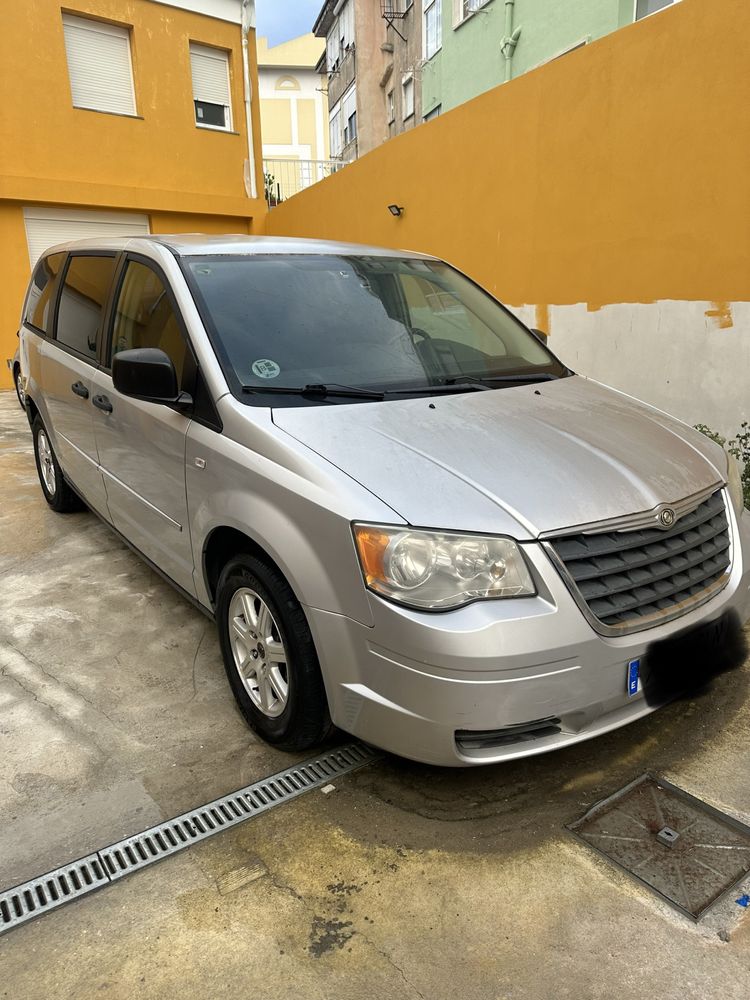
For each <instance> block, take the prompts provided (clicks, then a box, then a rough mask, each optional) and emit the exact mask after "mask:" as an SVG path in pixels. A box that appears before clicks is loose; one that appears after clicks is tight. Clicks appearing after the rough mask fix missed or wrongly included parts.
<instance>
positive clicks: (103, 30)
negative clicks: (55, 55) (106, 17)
mask: <svg viewBox="0 0 750 1000" xmlns="http://www.w3.org/2000/svg"><path fill="white" fill-rule="evenodd" d="M62 21H63V34H64V36H65V53H66V55H67V57H68V76H69V77H70V90H71V94H72V96H73V106H74V107H76V108H87V109H89V110H90V111H109V112H110V113H111V114H116V115H135V113H136V111H135V90H134V88H133V66H132V63H131V59H130V31H129V30H128V29H127V28H121V27H118V26H117V25H114V24H105V23H104V22H103V21H93V20H91V18H88V17H75V16H74V15H73V14H63V16H62Z"/></svg>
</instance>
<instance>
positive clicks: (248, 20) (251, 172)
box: [240, 0, 258, 198]
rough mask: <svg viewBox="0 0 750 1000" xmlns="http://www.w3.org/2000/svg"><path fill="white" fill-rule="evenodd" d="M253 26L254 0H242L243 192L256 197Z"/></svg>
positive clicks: (250, 196) (249, 196)
mask: <svg viewBox="0 0 750 1000" xmlns="http://www.w3.org/2000/svg"><path fill="white" fill-rule="evenodd" d="M254 27H255V0H242V23H241V26H240V29H241V31H242V82H243V84H244V88H245V127H246V129H247V161H246V162H247V167H246V169H245V192H246V194H247V196H248V198H257V197H258V185H257V182H256V178H255V147H254V144H253V118H252V97H253V92H252V88H251V85H250V55H249V53H248V45H247V35H248V32H249V31H250V30H251V29H252V28H254Z"/></svg>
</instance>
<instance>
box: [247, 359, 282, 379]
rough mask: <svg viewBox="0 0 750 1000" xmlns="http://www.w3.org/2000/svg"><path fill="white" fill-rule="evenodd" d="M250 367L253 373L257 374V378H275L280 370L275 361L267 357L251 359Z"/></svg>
mask: <svg viewBox="0 0 750 1000" xmlns="http://www.w3.org/2000/svg"><path fill="white" fill-rule="evenodd" d="M252 368H253V375H257V376H258V378H276V376H277V375H278V374H279V372H280V371H281V369H280V368H279V366H278V365H277V364H276V362H275V361H271V360H270V359H269V358H259V359H258V360H257V361H253V365H252Z"/></svg>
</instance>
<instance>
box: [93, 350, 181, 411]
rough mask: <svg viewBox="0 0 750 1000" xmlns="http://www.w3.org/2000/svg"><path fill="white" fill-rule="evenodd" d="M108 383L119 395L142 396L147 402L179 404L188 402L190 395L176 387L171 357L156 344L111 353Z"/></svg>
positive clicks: (139, 397) (175, 376)
mask: <svg viewBox="0 0 750 1000" xmlns="http://www.w3.org/2000/svg"><path fill="white" fill-rule="evenodd" d="M112 383H113V385H114V387H115V389H116V390H117V391H118V392H121V393H122V394H123V396H132V397H133V398H134V399H143V400H144V401H145V402H147V403H172V404H175V403H176V404H179V405H180V406H184V405H189V404H190V403H192V400H191V399H190V396H189V395H188V394H187V393H186V392H180V390H179V388H178V385H177V373H176V372H175V370H174V365H173V364H172V360H171V358H170V357H169V356H168V355H167V354H165V353H164V351H162V350H159V348H158V347H139V348H135V349H134V350H131V351H120V352H119V353H118V354H115V356H114V358H113V359H112Z"/></svg>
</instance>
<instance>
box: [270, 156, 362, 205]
mask: <svg viewBox="0 0 750 1000" xmlns="http://www.w3.org/2000/svg"><path fill="white" fill-rule="evenodd" d="M348 162H349V161H348V160H284V159H264V160H263V176H264V178H265V192H266V201H267V202H268V204H269V205H270V206H272V207H273V206H274V205H277V204H278V203H279V202H281V201H286V200H287V198H291V197H292V195H295V194H298V193H299V192H300V191H304V189H305V188H307V187H310V185H311V184H317V182H318V181H322V180H323V179H324V178H325V177H330V175H331V174H335V173H336V171H337V170H341V168H342V167H345V166H346V165H347V163H348Z"/></svg>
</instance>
